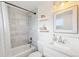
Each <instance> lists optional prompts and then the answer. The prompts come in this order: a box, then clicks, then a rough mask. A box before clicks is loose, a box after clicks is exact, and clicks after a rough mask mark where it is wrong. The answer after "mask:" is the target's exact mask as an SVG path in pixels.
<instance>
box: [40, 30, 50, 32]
mask: <svg viewBox="0 0 79 59" xmlns="http://www.w3.org/2000/svg"><path fill="white" fill-rule="evenodd" d="M40 32H49V31H48V30H40Z"/></svg>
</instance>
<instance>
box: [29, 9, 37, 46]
mask: <svg viewBox="0 0 79 59" xmlns="http://www.w3.org/2000/svg"><path fill="white" fill-rule="evenodd" d="M34 11H35V12H37V9H35V10H34ZM37 19H38V18H37V14H36V15H34V14H31V15H30V16H29V25H28V28H29V29H28V32H29V33H28V37H29V38H28V39H29V40H30V37H32V45H34V46H37V40H38V30H37V29H38V20H37Z"/></svg>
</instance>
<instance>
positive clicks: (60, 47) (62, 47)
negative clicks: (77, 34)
mask: <svg viewBox="0 0 79 59" xmlns="http://www.w3.org/2000/svg"><path fill="white" fill-rule="evenodd" d="M49 48H51V49H53V50H56V51H58V52H60V53H63V54H66V55H68V56H79V51H76V50H75V48H72V47H69V46H68V45H67V44H62V43H58V42H53V43H51V44H50V45H49Z"/></svg>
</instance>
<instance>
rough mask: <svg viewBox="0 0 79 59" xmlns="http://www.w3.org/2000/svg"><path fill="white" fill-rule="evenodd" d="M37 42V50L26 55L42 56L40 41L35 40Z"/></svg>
mask: <svg viewBox="0 0 79 59" xmlns="http://www.w3.org/2000/svg"><path fill="white" fill-rule="evenodd" d="M37 44H38V51H35V52H33V53H31V54H30V55H29V56H28V57H42V56H43V48H42V47H43V45H42V44H41V42H40V41H38V42H37Z"/></svg>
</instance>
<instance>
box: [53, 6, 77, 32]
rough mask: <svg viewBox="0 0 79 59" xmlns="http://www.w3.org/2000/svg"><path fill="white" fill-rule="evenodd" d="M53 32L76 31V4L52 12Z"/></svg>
mask: <svg viewBox="0 0 79 59" xmlns="http://www.w3.org/2000/svg"><path fill="white" fill-rule="evenodd" d="M54 32H63V33H77V6H73V7H70V8H67V9H64V10H61V11H58V12H56V13H55V14H54Z"/></svg>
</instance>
